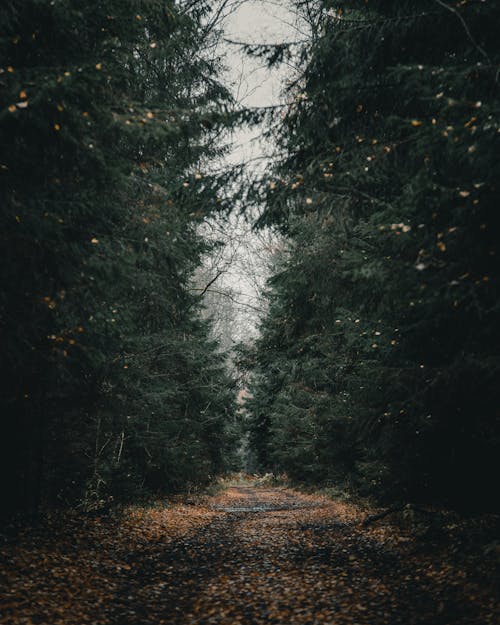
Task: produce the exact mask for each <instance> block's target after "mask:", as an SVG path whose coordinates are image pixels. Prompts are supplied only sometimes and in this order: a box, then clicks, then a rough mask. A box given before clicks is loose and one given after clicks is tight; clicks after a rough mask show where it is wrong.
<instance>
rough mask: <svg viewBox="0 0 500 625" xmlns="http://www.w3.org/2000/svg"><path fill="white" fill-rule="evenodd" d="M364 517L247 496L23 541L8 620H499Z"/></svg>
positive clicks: (446, 566)
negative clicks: (364, 521) (21, 588)
mask: <svg viewBox="0 0 500 625" xmlns="http://www.w3.org/2000/svg"><path fill="white" fill-rule="evenodd" d="M361 519H362V513H361V512H360V510H359V509H357V508H356V507H355V506H352V505H348V504H344V503H341V502H332V501H331V500H328V499H326V498H323V497H319V496H309V495H302V494H299V493H296V492H293V491H288V490H285V489H279V488H252V487H241V488H230V489H228V490H226V491H225V492H223V493H222V494H220V495H218V496H217V497H214V498H209V499H207V500H206V501H204V502H203V503H201V504H197V505H187V504H183V505H177V506H173V507H171V508H167V509H165V508H163V509H162V508H161V507H160V508H152V509H150V510H148V511H143V512H137V513H136V514H135V516H134V514H131V515H130V517H129V518H128V519H126V520H125V521H122V522H121V523H120V524H119V525H116V524H115V523H114V522H109V521H106V520H104V519H97V520H95V521H92V523H90V525H89V526H87V527H85V528H83V529H81V530H79V531H78V532H76V536H75V532H74V531H73V532H72V534H71V535H68V530H67V525H66V526H65V529H60V530H56V531H55V536H54V532H53V535H52V537H51V538H46V539H45V541H44V540H41V541H40V539H39V540H38V542H37V543H36V546H35V545H34V544H31V547H30V544H29V541H30V540H32V541H33V540H34V539H33V538H32V537H28V536H26V537H24V538H23V537H21V545H18V546H14V545H12V546H11V547H9V549H11V552H10V553H8V554H7V555H8V556H9V557H8V558H7V561H8V563H7V580H8V581H10V582H11V586H10V590H9V592H8V595H9V599H8V602H7V603H6V605H7V608H5V607H4V609H3V610H2V612H1V613H0V623H12V624H14V623H15V624H16V625H17V624H20V623H24V624H34V623H46V624H47V625H48V624H50V625H52V624H58V623H61V624H62V623H64V624H65V625H68V624H73V623H75V624H77V623H78V624H82V623H93V624H94V625H101V624H103V625H104V624H108V623H112V624H116V625H153V624H155V625H159V624H165V625H167V624H168V625H170V624H172V625H181V624H182V625H191V624H195V623H196V624H212V623H213V624H224V625H234V624H239V623H243V624H247V625H254V624H255V625H257V624H264V623H266V624H267V623H280V624H283V625H285V624H286V625H295V624H300V625H316V624H320V623H328V624H332V625H347V624H357V625H364V624H366V625H378V624H380V625H382V624H383V625H396V624H401V625H417V624H419V625H420V624H421V625H424V624H425V625H455V624H457V625H458V624H463V625H474V624H477V625H479V624H480V623H481V624H482V625H486V624H488V623H494V622H495V621H496V618H497V617H498V612H497V613H496V616H495V610H496V607H497V606H496V604H495V600H494V598H493V596H492V594H491V588H486V587H485V586H484V584H482V583H481V581H480V580H474V579H472V578H471V577H470V574H469V572H467V571H466V570H464V569H463V568H462V567H459V566H457V565H456V564H453V563H452V562H451V561H441V556H439V555H438V554H435V553H433V551H432V550H429V551H428V552H422V551H421V550H418V549H417V550H416V548H415V545H414V544H413V543H412V541H411V539H409V538H408V537H405V536H403V535H401V534H400V533H398V531H396V530H394V529H393V528H391V527H390V526H388V525H383V526H382V527H380V524H374V525H373V526H371V527H369V528H364V527H363V526H362V524H361V523H360V520H361ZM70 525H71V523H70ZM52 530H54V528H52ZM23 540H24V544H23ZM33 551H35V552H36V553H35V561H34V562H33V561H32V562H31V563H29V560H30V558H33ZM37 558H38V560H37ZM44 570H45V573H44V572H43V571H44ZM12 582H13V583H14V586H12ZM16 582H17V584H18V585H21V586H22V585H23V584H24V592H19V586H18V589H17V590H16V589H15V588H16V586H15V585H16Z"/></svg>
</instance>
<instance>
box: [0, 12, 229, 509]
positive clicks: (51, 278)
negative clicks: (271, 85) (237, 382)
mask: <svg viewBox="0 0 500 625" xmlns="http://www.w3.org/2000/svg"><path fill="white" fill-rule="evenodd" d="M209 12H210V3H209V2H204V1H202V2H197V3H194V5H193V4H192V3H191V5H190V4H189V3H186V4H185V5H184V3H178V2H174V1H173V0H172V1H170V0H169V1H164V0H162V1H160V0H106V1H105V2H100V3H88V2H83V1H81V0H58V1H57V2H49V1H48V0H23V1H22V2H20V3H19V2H13V1H7V2H6V3H3V4H2V7H1V8H0V23H1V24H2V36H1V39H0V50H1V53H0V58H1V69H0V90H1V109H0V142H1V145H2V146H3V150H2V156H1V159H0V161H1V162H0V211H1V217H0V219H1V221H2V251H3V259H4V262H3V263H2V267H1V269H0V276H1V277H0V282H1V284H2V292H1V296H0V319H1V334H2V346H3V348H2V358H1V372H0V373H1V376H0V379H1V382H0V384H1V412H2V415H3V416H4V424H3V432H2V440H3V450H2V458H3V460H4V463H5V468H3V470H2V476H3V478H4V479H5V481H6V489H5V490H4V504H5V507H6V508H10V509H22V508H33V507H34V508H37V507H38V505H39V503H40V501H41V500H42V499H43V500H46V501H52V502H54V501H59V502H67V501H74V500H76V499H79V498H81V497H87V499H88V498H89V497H95V498H97V499H100V498H101V497H102V495H103V494H105V495H106V494H107V495H109V494H114V495H115V496H119V497H121V498H129V497H130V496H136V495H137V494H140V493H143V492H145V490H148V489H149V490H150V491H158V490H167V489H174V488H181V487H184V486H185V485H186V484H188V483H199V482H202V481H206V480H207V479H210V476H211V475H213V474H214V473H215V472H217V471H220V470H221V468H222V464H223V458H224V454H225V451H226V450H227V448H228V446H230V444H231V441H230V436H229V435H228V431H227V427H226V422H227V421H228V420H230V418H231V413H232V391H231V387H232V382H231V380H229V378H228V376H227V374H226V373H225V370H224V366H223V357H222V356H221V355H219V353H218V348H217V346H216V345H215V344H214V343H213V342H212V341H211V340H210V339H209V329H208V326H207V324H206V323H205V322H203V321H202V320H201V319H200V315H199V311H200V301H199V298H198V297H196V296H195V294H194V293H191V291H190V276H191V274H192V272H193V270H194V268H195V267H196V265H197V263H198V261H199V258H200V256H201V254H203V253H205V252H206V251H207V245H208V244H207V243H206V242H204V241H203V239H202V238H201V236H200V235H199V234H198V224H199V223H200V221H201V220H202V219H203V218H204V217H205V216H206V215H208V214H209V213H210V212H211V211H214V210H220V209H221V208H222V207H223V204H221V203H220V202H219V200H218V188H219V186H220V185H221V184H222V183H221V181H220V180H218V179H216V178H214V177H211V176H205V175H202V173H201V169H202V168H203V167H204V166H205V165H206V164H207V162H208V161H209V160H210V159H212V158H214V157H215V156H217V154H218V150H217V148H214V144H213V136H214V134H215V133H217V132H220V130H221V129H223V128H224V127H225V126H226V125H228V124H230V123H231V122H230V117H229V114H228V106H229V104H230V96H229V94H228V92H227V91H226V90H225V89H224V88H223V87H222V86H221V84H220V83H219V82H218V76H217V72H218V70H219V65H220V63H219V60H218V59H217V58H210V57H209V56H208V55H207V54H205V53H204V50H205V49H206V48H208V47H209V44H210V42H211V38H212V37H214V36H216V32H215V31H214V30H213V29H212V28H208V27H207V26H205V24H206V23H207V16H208V15H209Z"/></svg>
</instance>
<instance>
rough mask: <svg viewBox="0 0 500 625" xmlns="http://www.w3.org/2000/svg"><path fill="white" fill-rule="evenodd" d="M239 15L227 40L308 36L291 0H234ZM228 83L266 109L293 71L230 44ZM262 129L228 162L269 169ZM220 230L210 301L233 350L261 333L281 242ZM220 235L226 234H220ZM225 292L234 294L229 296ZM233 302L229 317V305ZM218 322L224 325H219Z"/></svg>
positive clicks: (228, 25) (250, 103)
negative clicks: (272, 261)
mask: <svg viewBox="0 0 500 625" xmlns="http://www.w3.org/2000/svg"><path fill="white" fill-rule="evenodd" d="M233 7H237V9H236V10H235V11H233V12H232V13H230V14H229V16H228V17H227V18H226V20H225V24H224V30H225V37H226V39H230V40H234V41H240V42H247V43H280V42H284V41H295V40H297V39H300V38H302V37H303V33H300V32H298V28H297V24H298V20H297V18H296V16H295V15H294V14H293V13H292V12H291V11H290V10H289V8H288V7H289V5H288V2H287V0H281V1H280V0H276V1H273V0H246V1H244V2H241V0H233ZM223 51H224V52H225V54H226V66H227V75H226V81H227V83H228V84H229V85H230V86H231V89H232V91H233V94H234V95H235V98H236V99H237V101H238V102H239V103H240V104H241V105H242V106H247V107H262V106H271V105H275V104H279V103H280V101H281V97H280V94H281V89H282V86H283V82H284V80H285V79H286V77H287V76H289V75H290V72H291V70H290V69H289V68H287V67H286V66H280V67H279V69H277V70H273V71H269V70H268V69H267V68H266V67H265V66H263V62H262V61H260V60H259V59H255V58H250V57H248V55H246V54H244V53H243V52H242V51H241V49H240V48H239V47H238V46H235V45H231V44H224V47H223ZM260 135H261V129H259V128H254V129H252V130H248V129H240V130H238V132H236V133H235V134H234V136H233V137H232V140H233V147H232V150H231V153H230V154H229V156H228V157H227V159H226V162H227V163H228V164H236V163H242V162H244V163H248V165H247V167H248V168H249V169H251V170H253V171H255V170H261V171H262V170H263V169H264V168H265V166H266V160H267V159H266V158H265V156H266V154H269V153H270V151H271V150H272V146H271V145H269V144H267V145H266V143H265V142H264V141H263V140H262V139H261V138H260ZM213 227H214V228H215V230H216V231H217V230H219V229H220V228H224V230H225V233H224V237H223V238H225V239H226V240H227V245H226V248H225V249H224V250H222V251H221V252H220V253H219V254H218V255H217V257H213V256H212V257H211V258H208V259H207V263H206V265H205V271H206V273H205V275H204V276H203V279H204V280H205V281H206V283H208V282H209V281H210V279H211V278H212V277H214V276H215V275H217V273H219V271H220V269H221V268H222V269H223V271H224V273H223V274H222V275H221V276H220V277H219V278H218V280H217V281H216V283H214V285H213V287H211V289H210V290H211V292H210V293H207V295H206V299H207V304H208V306H209V309H212V310H215V309H218V312H216V313H215V317H216V322H217V325H218V327H216V332H217V333H218V334H219V335H220V337H221V339H222V343H223V346H224V347H226V348H228V347H230V345H231V344H232V343H233V342H239V341H242V340H243V341H245V340H248V339H251V338H253V337H255V336H256V334H257V325H258V319H259V311H260V314H262V313H263V312H264V311H263V305H264V303H263V301H262V299H261V291H262V288H263V286H264V285H265V281H266V279H267V277H268V275H269V262H270V259H271V256H272V252H273V248H274V247H275V245H276V242H277V239H276V237H274V236H273V235H272V234H271V233H270V232H259V233H254V232H252V231H251V225H250V224H248V223H246V222H245V220H244V219H243V218H242V217H241V216H237V215H234V216H232V217H231V218H230V219H229V222H220V223H215V224H213ZM219 232H220V230H219ZM224 293H226V294H229V296H228V295H224ZM228 299H229V301H230V302H231V303H232V316H231V318H230V319H228V315H227V311H226V310H225V308H224V304H225V303H226V304H227V301H228ZM217 318H218V321H217Z"/></svg>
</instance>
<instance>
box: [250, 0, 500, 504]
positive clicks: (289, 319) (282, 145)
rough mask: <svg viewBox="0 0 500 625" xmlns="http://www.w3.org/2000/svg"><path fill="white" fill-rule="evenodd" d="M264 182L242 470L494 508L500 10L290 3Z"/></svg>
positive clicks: (271, 54)
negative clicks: (272, 240) (257, 316)
mask: <svg viewBox="0 0 500 625" xmlns="http://www.w3.org/2000/svg"><path fill="white" fill-rule="evenodd" d="M296 6H297V10H298V11H303V14H304V19H305V20H307V21H308V23H309V24H310V27H311V33H312V35H311V38H310V40H307V41H306V42H298V43H297V42H291V43H290V44H286V43H285V44H282V45H280V46H267V47H266V46H261V47H253V48H251V49H249V52H250V53H252V54H257V55H260V56H262V57H263V58H266V59H268V61H269V63H276V62H280V61H284V62H286V61H287V59H290V58H291V57H294V58H296V59H299V61H300V66H299V70H298V72H297V76H296V77H295V79H294V80H293V81H292V82H291V84H290V85H289V87H288V89H287V95H288V104H287V106H286V107H285V109H284V111H283V113H282V123H281V124H279V125H278V124H275V125H274V126H273V127H272V128H271V130H270V132H271V133H272V134H273V137H274V138H275V140H276V144H277V148H276V158H275V161H274V168H273V171H272V175H271V176H269V175H268V176H266V177H265V178H264V179H260V180H258V181H256V182H255V183H254V185H253V187H252V189H251V191H250V193H249V197H251V198H253V201H254V202H258V203H259V205H260V206H262V210H261V213H260V217H259V220H258V223H257V226H258V227H264V226H271V227H274V228H276V229H278V230H279V231H280V232H281V233H282V235H283V246H282V250H281V252H280V253H279V254H278V256H277V258H276V260H275V268H274V272H273V275H272V277H271V279H270V280H269V285H268V291H267V300H268V308H269V312H268V315H267V316H266V317H265V318H264V319H263V320H262V324H261V337H260V339H259V340H258V341H257V343H256V345H254V346H251V347H250V348H249V349H247V350H246V354H245V357H244V359H243V362H244V363H246V365H247V366H250V367H251V368H252V369H253V375H252V382H251V393H252V398H251V399H250V400H249V402H248V404H247V407H248V410H249V415H248V417H247V418H248V429H249V436H250V441H251V447H253V449H254V451H255V462H256V464H257V466H259V467H261V468H265V469H267V470H274V471H277V472H281V471H284V472H286V473H287V474H288V475H289V476H290V477H291V478H292V479H293V480H296V481H302V482H308V483H310V484H318V483H322V484H326V485H328V484H329V485H337V486H339V485H340V486H341V487H348V488H351V489H352V488H354V489H355V490H357V491H358V492H361V493H364V494H367V495H372V496H373V495H374V496H376V497H379V498H385V499H389V500H391V499H393V500H394V499H399V500H406V501H411V500H413V501H418V500H420V501H427V502H440V503H447V504H448V505H453V506H460V507H469V508H477V507H479V508H486V509H492V508H496V509H498V506H499V502H498V499H497V495H498V492H497V489H496V488H495V483H496V476H497V475H498V470H499V465H498V459H499V457H500V454H499V451H500V428H499V419H500V413H499V411H498V406H499V384H498V382H499V373H500V360H499V354H498V345H499V344H500V334H499V328H500V316H499V312H500V309H499V304H500V300H499V277H500V276H499V255H498V252H499V250H498V241H499V228H498V226H499V220H500V217H499V214H498V205H497V201H498V180H499V175H500V170H499V161H498V151H497V150H498V137H499V126H498V118H499V113H500V111H499V101H498V86H499V85H498V63H499V60H500V47H499V40H498V31H497V26H496V25H497V24H498V20H499V17H500V6H499V3H498V2H474V1H469V2H467V1H465V2H459V3H445V2H441V1H440V0H419V1H418V2H417V1H413V2H412V1H406V2H387V1H382V0H381V1H377V0H373V1H372V0H370V1H369V2H368V1H366V2H362V1H355V0H353V1H351V2H328V1H323V2H306V3H304V2H299V1H298V2H296Z"/></svg>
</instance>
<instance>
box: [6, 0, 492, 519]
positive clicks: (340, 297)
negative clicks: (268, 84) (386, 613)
mask: <svg viewBox="0 0 500 625" xmlns="http://www.w3.org/2000/svg"><path fill="white" fill-rule="evenodd" d="M226 4H227V3H226V2H222V3H221V2H210V1H209V0H198V1H195V2H183V1H181V2H177V1H175V0H103V1H102V2H99V3H89V2H85V1H84V0H57V1H56V2H49V1H46V0H22V2H18V1H17V0H6V1H5V2H3V3H2V6H1V7H0V24H1V25H2V29H1V34H0V145H1V146H2V153H1V155H0V220H1V225H2V229H1V235H0V236H1V240H2V254H3V262H2V264H1V267H0V283H1V287H2V288H1V292H0V333H1V341H2V355H1V359H0V388H1V392H0V410H1V413H2V416H3V431H2V448H1V458H2V469H1V475H2V482H3V487H2V502H3V508H4V510H5V511H7V512H12V511H30V512H35V513H36V512H37V511H39V509H40V508H41V507H47V506H48V507H68V506H83V507H85V508H86V509H91V508H93V507H102V506H106V505H111V504H112V502H124V501H138V500H141V499H143V498H144V497H148V496H155V495H158V494H162V493H172V492H179V491H186V490H190V489H193V488H195V487H198V486H203V485H206V484H208V483H210V482H211V481H212V480H213V479H214V478H215V477H216V476H218V475H221V474H224V473H226V472H228V471H232V470H235V469H239V468H242V466H243V465H242V464H241V463H242V449H243V450H244V451H245V453H246V454H247V456H248V457H247V458H246V459H245V458H243V461H246V463H247V468H248V467H250V468H251V470H252V471H262V472H268V471H270V472H273V473H276V474H286V475H287V476H288V478H290V479H291V480H292V481H293V482H295V483H299V482H301V483H306V484H309V485H313V486H332V485H333V486H335V487H338V488H341V489H348V490H350V491H352V492H357V493H359V494H361V495H367V496H371V497H373V498H375V499H378V500H379V501H384V500H385V501H405V502H406V501H421V502H422V501H424V502H439V503H440V504H444V505H448V506H452V507H460V508H464V507H465V508H472V509H483V510H484V509H497V508H498V506H499V502H498V500H497V499H496V490H495V479H496V475H497V474H498V469H499V466H498V458H499V457H500V453H499V452H500V423H499V420H500V413H499V405H500V396H499V389H500V385H499V373H500V357H499V354H498V345H499V344H500V314H499V313H500V298H499V278H500V275H499V255H498V252H499V250H498V241H499V228H498V226H499V221H500V217H499V215H498V212H497V211H498V206H497V204H496V202H497V201H498V193H497V185H498V180H499V176H500V165H499V160H498V152H497V148H498V137H499V126H498V117H499V114H500V110H499V103H498V86H499V71H498V66H499V65H498V64H499V60H500V42H499V38H498V32H497V30H498V27H497V24H498V19H499V17H500V3H499V2H497V1H494V0H490V1H485V2H480V1H475V0H470V1H467V0H465V1H462V2H458V3H451V2H444V1H441V0H418V1H417V0H407V1H404V2H403V1H401V2H395V1H394V2H390V1H386V0H369V1H368V0H364V1H362V0H350V1H345V2H341V1H339V2H334V1H332V0H306V1H305V0H294V1H293V2H292V3H291V4H292V7H293V9H294V10H295V11H296V13H297V14H298V15H300V19H301V20H302V23H303V24H306V25H307V30H304V32H303V33H302V37H301V38H299V39H296V40H293V41H290V42H279V43H274V42H270V44H269V45H267V44H266V45H254V44H252V45H244V43H243V44H242V45H243V49H244V50H245V52H246V53H247V54H248V55H250V56H253V57H254V58H258V59H260V60H261V61H262V62H264V63H267V64H268V65H269V67H276V66H278V65H280V64H287V65H291V66H293V68H294V69H293V71H292V72H291V76H290V81H289V83H288V84H287V86H286V87H285V90H284V93H283V97H284V104H283V105H279V106H276V107H268V108H266V109H265V110H264V109H263V110H260V111H259V110H251V111H250V110H245V109H244V107H242V106H241V105H240V104H239V103H238V102H237V101H235V98H234V96H233V94H232V92H231V90H230V89H229V87H228V86H227V85H226V83H225V80H224V73H223V72H224V64H225V63H226V62H227V59H226V58H224V56H223V53H222V51H221V50H222V48H221V47H220V45H219V44H220V42H221V38H222V37H223V31H222V28H223V25H222V23H221V20H220V16H221V15H222V13H223V10H222V8H223V7H224V6H225V5H226ZM232 45H236V44H234V42H233V44H232ZM246 123H252V124H253V123H262V124H263V127H264V130H263V132H264V133H265V134H266V135H267V137H268V138H269V139H270V140H271V141H272V142H273V145H274V157H273V159H272V161H271V162H270V163H269V166H268V167H266V168H265V173H264V174H262V172H261V173H260V174H259V175H257V176H251V180H250V182H249V177H250V176H248V175H246V174H245V172H241V171H239V169H238V168H234V167H233V168H231V167H230V166H229V165H228V166H227V167H226V168H224V167H221V166H220V164H221V163H224V160H223V159H224V156H225V154H226V153H227V151H228V145H229V143H230V137H231V133H232V132H234V131H235V130H237V128H238V127H239V126H241V124H246ZM215 165H217V166H215ZM215 172H216V173H215ZM242 173H243V175H241V174H242ZM247 173H248V172H247ZM231 211H233V214H234V211H237V212H239V213H240V214H241V213H242V214H244V215H245V216H246V218H247V219H248V220H249V221H251V222H252V223H253V227H254V228H255V230H256V231H259V230H261V231H264V230H265V231H267V232H269V231H270V232H272V233H273V234H274V236H275V237H276V241H277V244H276V246H275V248H276V249H275V252H274V255H273V258H272V275H271V276H270V278H269V280H268V283H267V287H266V291H265V294H264V295H263V302H264V303H263V307H264V309H265V313H264V314H263V315H262V316H261V319H260V328H259V330H260V334H259V338H258V339H257V340H256V341H250V342H247V343H246V344H244V345H242V346H241V349H240V350H239V356H238V358H236V359H235V351H236V350H232V353H230V354H228V353H227V352H226V351H224V349H222V347H221V344H220V342H218V341H217V340H216V339H215V338H214V336H215V334H214V332H213V324H214V323H217V322H218V326H219V327H221V325H222V326H223V325H224V323H226V322H225V321H224V320H221V319H219V320H217V319H215V320H214V319H213V318H212V315H211V314H210V311H207V301H208V300H207V298H206V297H204V296H205V295H206V292H207V289H208V286H210V284H211V281H212V276H207V279H206V285H203V284H196V285H195V284H194V280H195V277H196V275H205V274H203V272H202V273H199V274H197V273H196V272H197V271H199V270H200V266H201V264H202V259H203V258H204V257H206V256H207V255H210V254H211V252H213V250H216V249H220V247H221V245H222V244H223V241H218V240H217V239H216V238H214V237H208V236H206V234H204V232H205V230H204V229H203V226H204V225H205V224H206V223H207V222H208V221H209V220H210V219H213V218H217V219H219V220H221V219H224V218H227V219H228V216H229V215H231ZM228 223H229V219H228ZM276 250H277V251H276ZM213 279H214V280H215V279H217V276H215V277H214V278H213ZM205 287H206V288H205ZM225 314H226V319H228V320H230V319H231V309H230V308H227V309H226V312H225ZM227 323H229V321H228V322H227ZM225 343H226V347H227V345H230V341H229V342H228V341H226V342H225ZM235 360H237V364H238V366H239V368H240V370H239V371H238V369H237V366H236V364H235ZM243 384H244V385H245V386H246V387H247V388H246V387H245V388H242V386H243ZM238 393H239V394H240V396H242V395H245V394H246V395H247V400H246V401H245V404H244V408H243V409H238V405H237V402H236V398H237V395H238ZM242 439H244V440H245V442H244V444H243V447H242Z"/></svg>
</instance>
